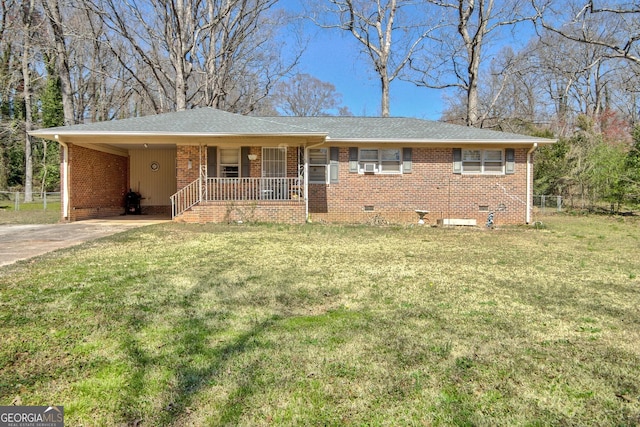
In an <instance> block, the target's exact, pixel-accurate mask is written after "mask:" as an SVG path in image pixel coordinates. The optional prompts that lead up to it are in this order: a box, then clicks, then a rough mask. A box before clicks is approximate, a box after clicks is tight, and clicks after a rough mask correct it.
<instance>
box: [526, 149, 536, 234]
mask: <svg viewBox="0 0 640 427" xmlns="http://www.w3.org/2000/svg"><path fill="white" fill-rule="evenodd" d="M536 148H538V143H537V142H534V143H533V146H532V147H531V149H530V150H529V151H527V214H526V218H525V221H526V223H527V224H531V209H532V207H531V201H532V199H533V198H532V197H531V193H532V191H533V190H532V188H531V187H532V186H533V182H531V173H532V169H533V166H532V165H531V154H533V152H534V151H536Z"/></svg>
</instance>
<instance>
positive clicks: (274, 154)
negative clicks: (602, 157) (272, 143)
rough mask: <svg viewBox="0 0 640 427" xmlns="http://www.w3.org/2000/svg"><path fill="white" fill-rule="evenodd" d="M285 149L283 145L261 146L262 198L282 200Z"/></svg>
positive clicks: (284, 190)
mask: <svg viewBox="0 0 640 427" xmlns="http://www.w3.org/2000/svg"><path fill="white" fill-rule="evenodd" d="M286 177H287V149H286V148H285V147H263V148H262V198H263V199H275V200H282V199H284V198H287V195H288V194H289V192H288V190H287V188H286V187H287V180H286Z"/></svg>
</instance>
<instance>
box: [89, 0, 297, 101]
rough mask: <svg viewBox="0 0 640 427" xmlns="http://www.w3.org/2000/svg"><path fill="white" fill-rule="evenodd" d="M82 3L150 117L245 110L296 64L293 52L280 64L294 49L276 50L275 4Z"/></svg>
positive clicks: (243, 0)
mask: <svg viewBox="0 0 640 427" xmlns="http://www.w3.org/2000/svg"><path fill="white" fill-rule="evenodd" d="M85 1H87V2H88V4H89V5H91V8H92V10H93V11H94V12H95V13H96V14H97V15H98V16H100V18H101V19H102V22H103V23H104V25H105V28H106V30H107V31H106V32H105V35H104V38H105V42H106V43H108V45H109V46H110V47H111V50H112V53H113V54H114V57H115V59H116V60H117V61H118V62H119V63H120V66H121V67H122V68H123V69H124V70H126V72H127V73H128V74H129V75H130V76H131V78H132V79H133V80H135V84H134V86H133V88H134V90H135V91H136V92H137V93H138V95H140V96H141V97H143V98H144V99H147V100H148V102H150V103H151V104H152V106H153V108H154V109H155V111H156V112H162V111H171V110H176V109H177V110H182V109H185V108H191V107H193V106H195V105H209V106H214V107H216V108H221V109H225V110H230V111H236V112H242V113H248V112H251V111H252V110H253V109H255V108H256V105H257V104H258V103H259V102H261V101H262V100H263V99H264V98H265V97H266V95H267V94H268V92H269V90H270V89H271V88H272V87H273V84H275V82H277V81H278V80H279V79H280V78H282V77H283V76H284V75H286V74H287V73H288V72H290V71H291V69H292V67H293V66H295V65H296V64H297V61H298V57H299V53H298V54H293V55H292V56H291V57H290V58H288V59H284V55H285V53H288V52H289V51H295V49H282V47H283V46H282V43H280V42H281V41H282V40H281V39H280V38H279V37H278V34H277V32H278V31H279V30H280V29H281V28H282V27H283V25H284V24H285V20H284V19H281V18H280V15H279V14H278V12H277V11H275V10H274V5H275V4H276V3H277V0H169V1H163V0H142V1H139V2H124V3H123V2H119V1H117V0H85ZM149 11H152V12H153V13H149ZM122 47H125V49H123V48H122Z"/></svg>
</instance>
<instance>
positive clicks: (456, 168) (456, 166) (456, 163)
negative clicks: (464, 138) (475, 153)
mask: <svg viewBox="0 0 640 427" xmlns="http://www.w3.org/2000/svg"><path fill="white" fill-rule="evenodd" d="M453 173H462V148H454V149H453Z"/></svg>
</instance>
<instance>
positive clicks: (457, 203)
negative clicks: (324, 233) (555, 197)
mask: <svg viewBox="0 0 640 427" xmlns="http://www.w3.org/2000/svg"><path fill="white" fill-rule="evenodd" d="M412 154H413V155H412V172H411V173H406V174H402V175H382V174H375V175H374V174H358V173H350V172H349V149H348V147H341V148H340V157H339V182H338V183H333V184H329V185H323V184H309V212H310V216H311V220H312V221H317V220H320V221H329V222H334V221H335V222H371V221H383V222H391V223H405V222H406V223H416V222H417V220H418V215H417V214H416V213H415V210H428V211H429V214H428V215H426V216H425V219H426V220H427V222H430V223H435V222H436V221H437V220H438V219H442V218H455V219H475V220H476V221H477V224H478V225H481V224H484V223H485V222H486V221H487V217H488V214H489V212H494V221H495V224H497V225H499V224H522V223H524V222H525V220H526V194H527V191H526V167H527V165H526V158H527V149H526V148H521V149H516V150H515V155H516V159H515V160H516V170H515V174H512V175H461V174H455V173H453V150H452V148H413V150H412ZM365 206H367V210H365ZM481 207H482V210H481ZM370 209H372V210H370ZM485 209H486V210H485Z"/></svg>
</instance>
